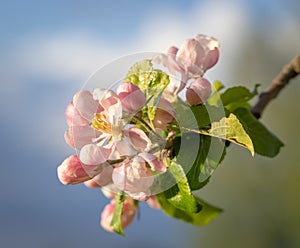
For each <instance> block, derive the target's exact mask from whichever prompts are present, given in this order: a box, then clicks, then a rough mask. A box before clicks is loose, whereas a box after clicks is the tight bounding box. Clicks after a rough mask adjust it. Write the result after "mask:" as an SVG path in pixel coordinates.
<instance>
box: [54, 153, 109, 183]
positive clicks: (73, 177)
mask: <svg viewBox="0 0 300 248" xmlns="http://www.w3.org/2000/svg"><path fill="white" fill-rule="evenodd" d="M102 171H103V167H102V165H101V164H99V165H86V164H83V163H82V162H81V161H80V159H79V157H78V155H72V156H70V157H68V158H66V159H65V160H64V161H63V163H62V164H61V165H60V166H58V167H57V175H58V178H59V180H60V181H61V182H62V183H63V184H77V183H82V182H85V181H87V180H90V179H91V178H92V177H94V176H95V175H98V174H101V172H102Z"/></svg>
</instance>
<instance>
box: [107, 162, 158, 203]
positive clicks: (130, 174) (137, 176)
mask: <svg viewBox="0 0 300 248" xmlns="http://www.w3.org/2000/svg"><path fill="white" fill-rule="evenodd" d="M112 179H113V182H114V184H115V185H116V187H117V188H119V189H120V190H123V191H125V192H126V193H127V194H129V195H130V196H131V197H133V198H134V199H137V200H141V198H143V199H146V196H149V195H150V194H151V192H150V187H151V186H152V184H153V182H154V175H153V173H152V172H151V170H150V169H149V168H147V167H146V165H145V161H144V160H143V159H142V158H140V157H134V158H133V160H125V161H123V162H122V163H121V164H119V165H118V166H117V167H116V168H115V169H114V171H113V174H112Z"/></svg>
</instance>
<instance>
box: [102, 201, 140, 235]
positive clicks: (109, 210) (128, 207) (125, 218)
mask: <svg viewBox="0 0 300 248" xmlns="http://www.w3.org/2000/svg"><path fill="white" fill-rule="evenodd" d="M114 210H115V200H112V201H111V202H110V204H107V205H106V206H105V208H104V209H103V211H102V213H101V221H100V224H101V226H102V227H103V228H104V229H105V230H107V231H109V232H113V230H112V228H111V226H110V223H111V221H112V218H113V215H114ZM135 212H136V207H135V205H134V203H133V201H131V200H125V201H124V206H123V215H122V227H123V228H126V227H127V226H128V225H129V224H130V223H131V222H132V221H133V220H134V216H135Z"/></svg>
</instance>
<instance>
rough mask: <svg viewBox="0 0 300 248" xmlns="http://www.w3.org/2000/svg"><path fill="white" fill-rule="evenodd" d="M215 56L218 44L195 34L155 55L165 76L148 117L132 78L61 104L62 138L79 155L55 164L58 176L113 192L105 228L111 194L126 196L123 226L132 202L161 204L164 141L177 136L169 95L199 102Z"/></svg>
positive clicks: (145, 97)
mask: <svg viewBox="0 0 300 248" xmlns="http://www.w3.org/2000/svg"><path fill="white" fill-rule="evenodd" d="M218 58H219V49H218V42H217V41H216V40H215V39H214V38H211V37H207V36H203V35H198V36H197V37H196V38H194V39H189V40H187V41H185V42H184V43H183V44H182V46H181V47H180V48H179V49H178V48H176V47H171V48H170V49H169V50H168V54H167V55H161V56H159V57H156V58H155V59H153V61H154V60H155V61H159V62H161V63H162V64H163V65H164V66H165V68H167V71H168V72H167V74H168V76H169V78H170V82H169V84H168V85H167V86H166V87H165V88H164V89H163V92H161V94H160V95H159V101H158V103H157V104H156V105H155V108H153V109H154V111H155V114H154V117H153V118H152V117H149V116H148V115H147V113H149V109H150V107H149V103H153V101H152V102H151V98H152V96H151V95H147V94H146V93H145V91H144V90H143V89H141V87H139V85H136V84H134V82H129V81H124V82H122V83H121V84H120V85H119V86H118V88H117V90H116V91H112V90H107V89H101V88H97V89H95V90H94V91H93V92H90V91H86V90H82V91H79V92H78V93H76V94H75V95H74V97H73V101H72V102H70V103H69V105H68V107H67V109H66V117H67V124H68V130H67V131H66V133H65V140H66V142H67V144H68V145H70V146H71V147H73V148H74V149H75V150H76V151H77V153H76V154H75V155H71V156H70V157H68V158H67V159H65V160H64V161H63V162H62V164H61V165H60V166H59V167H58V169H57V171H58V178H59V180H60V181H61V182H62V183H63V184H78V183H84V184H85V185H86V186H88V187H99V188H101V190H102V191H103V193H104V195H105V196H107V197H108V198H111V201H110V203H109V204H108V205H106V207H105V208H104V210H103V212H102V214H101V225H102V227H103V228H104V229H106V230H108V231H112V227H111V221H112V218H113V213H114V210H115V199H114V196H115V194H116V192H122V194H124V195H125V197H126V199H125V200H124V204H123V212H122V214H123V215H122V226H123V228H124V227H126V226H127V225H128V224H130V223H131V222H132V221H133V219H134V216H135V214H136V207H137V202H138V201H147V202H148V203H149V205H150V206H152V207H154V208H159V203H158V202H157V199H156V197H155V193H154V192H153V191H152V186H153V184H154V182H155V178H156V176H157V175H161V174H163V173H166V171H167V170H168V164H167V163H166V162H165V160H166V156H168V153H167V152H166V150H167V149H168V148H167V145H165V144H169V146H170V140H171V138H170V137H174V136H176V135H178V134H177V133H176V131H174V130H177V129H174V128H171V126H172V125H176V111H175V109H174V107H173V104H172V100H170V95H173V96H177V94H178V93H179V92H180V91H182V90H183V89H184V88H185V89H186V101H187V103H188V104H189V105H198V104H202V103H204V102H205V101H206V100H207V99H208V97H209V96H210V94H211V85H210V82H209V81H208V80H207V79H205V78H203V75H204V73H205V71H206V70H207V69H209V68H211V67H212V66H213V65H215V64H216V62H217V60H218ZM175 74H176V77H177V79H174V77H173V75H175ZM178 75H180V77H179V80H178ZM162 132H164V134H165V135H161V133H162Z"/></svg>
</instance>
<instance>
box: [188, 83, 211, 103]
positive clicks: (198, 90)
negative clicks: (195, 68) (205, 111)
mask: <svg viewBox="0 0 300 248" xmlns="http://www.w3.org/2000/svg"><path fill="white" fill-rule="evenodd" d="M210 94H211V85H210V82H209V81H208V80H206V79H205V78H198V79H196V80H195V81H194V82H192V83H191V85H190V87H189V88H187V90H186V100H187V102H188V103H189V104H190V105H192V106H194V105H199V104H202V103H204V102H205V101H206V100H207V99H208V98H209V96H210Z"/></svg>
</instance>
